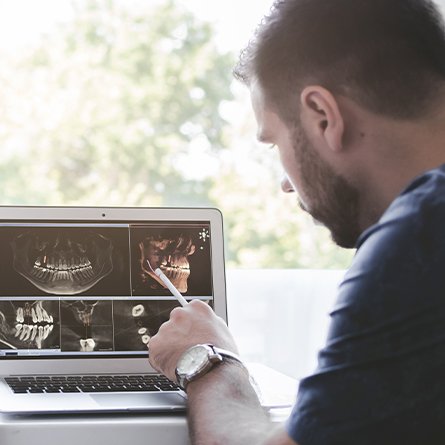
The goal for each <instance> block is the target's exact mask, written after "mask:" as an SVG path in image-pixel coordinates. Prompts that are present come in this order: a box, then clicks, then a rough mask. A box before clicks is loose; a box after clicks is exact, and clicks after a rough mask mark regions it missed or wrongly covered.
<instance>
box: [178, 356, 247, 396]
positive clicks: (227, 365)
mask: <svg viewBox="0 0 445 445" xmlns="http://www.w3.org/2000/svg"><path fill="white" fill-rule="evenodd" d="M250 379H251V377H250V374H249V371H248V370H247V368H246V366H245V365H244V364H243V363H242V362H240V361H238V360H234V359H232V358H226V359H225V360H224V361H222V362H221V363H219V364H218V365H217V366H215V367H214V368H212V369H211V370H210V371H209V372H207V373H206V374H205V375H203V376H201V377H200V378H199V379H196V380H193V381H191V382H189V383H188V385H187V396H188V397H189V398H190V397H193V396H194V395H196V394H198V393H202V392H205V391H206V390H207V388H213V389H215V388H216V387H221V388H222V387H224V386H225V385H227V387H228V388H231V389H234V388H236V387H238V386H239V385H242V386H243V387H245V386H246V385H249V384H250ZM224 391H225V390H224ZM229 393H230V390H228V391H227V394H229Z"/></svg>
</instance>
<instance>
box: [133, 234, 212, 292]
mask: <svg viewBox="0 0 445 445" xmlns="http://www.w3.org/2000/svg"><path fill="white" fill-rule="evenodd" d="M130 238H131V252H132V263H133V269H132V283H133V295H139V296H142V295H146V296H161V295H162V296H164V295H171V294H170V291H169V290H168V289H167V288H166V286H165V284H164V283H163V282H162V281H161V280H160V279H159V277H158V276H157V275H156V274H155V273H154V270H156V269H157V268H159V269H161V271H162V272H163V273H164V274H165V275H166V276H167V278H168V279H169V280H170V281H171V282H172V283H173V285H174V286H175V287H176V288H177V289H178V290H179V292H181V293H182V294H184V295H187V296H196V297H199V296H207V297H209V296H211V295H212V281H211V261H210V233H209V227H208V226H206V225H200V226H196V225H195V226H190V225H188V226H186V225H184V226H177V227H172V226H171V225H169V226H167V227H166V226H160V225H152V226H150V225H146V226H133V227H131V228H130Z"/></svg>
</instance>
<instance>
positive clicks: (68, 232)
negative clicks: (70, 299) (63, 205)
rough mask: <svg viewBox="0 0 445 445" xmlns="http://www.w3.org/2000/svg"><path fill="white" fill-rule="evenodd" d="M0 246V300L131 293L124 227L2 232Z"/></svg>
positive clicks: (125, 230)
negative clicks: (4, 297)
mask: <svg viewBox="0 0 445 445" xmlns="http://www.w3.org/2000/svg"><path fill="white" fill-rule="evenodd" d="M0 247H1V248H2V251H3V252H5V255H2V256H1V258H0V263H1V264H0V266H1V268H0V275H1V280H2V288H1V290H0V293H1V294H2V295H8V294H9V295H17V296H18V295H21V296H29V295H33V296H34V295H35V296H40V295H56V296H71V295H72V296H74V295H104V296H108V295H116V294H117V295H128V294H129V292H130V284H129V283H130V281H129V265H128V255H129V252H128V230H127V229H125V228H123V229H117V228H101V227H100V228H96V227H30V228H11V227H3V228H1V232H0ZM8 252H9V255H8Z"/></svg>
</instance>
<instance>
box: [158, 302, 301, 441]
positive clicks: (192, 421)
mask: <svg viewBox="0 0 445 445" xmlns="http://www.w3.org/2000/svg"><path fill="white" fill-rule="evenodd" d="M200 343H210V344H213V345H215V346H218V347H220V348H224V349H227V350H230V351H233V352H237V348H236V345H235V342H234V340H233V338H232V336H231V335H230V332H229V331H228V329H227V326H226V324H225V323H224V321H223V320H222V319H220V318H219V317H217V316H216V315H215V314H214V312H213V311H212V310H211V309H210V307H209V306H208V305H206V304H204V303H202V302H200V301H193V302H192V303H190V304H189V305H188V306H187V307H185V308H177V309H174V310H173V311H172V314H171V316H170V320H169V321H168V322H167V323H164V325H162V326H161V329H160V330H159V333H158V334H157V335H156V336H154V337H152V339H151V340H150V345H149V351H150V363H151V365H152V366H153V367H154V368H155V369H158V370H159V371H161V372H163V373H164V374H165V375H166V376H167V377H169V378H170V379H171V380H176V377H175V368H176V364H177V362H178V360H179V357H180V356H181V355H182V354H183V352H184V351H186V350H187V349H188V348H189V347H191V346H194V345H196V344H200ZM187 395H188V419H189V430H190V437H191V440H192V443H193V444H194V445H204V444H214V445H217V444H221V445H222V444H224V445H238V444H240V445H241V444H243V445H245V444H252V445H254V444H255V445H295V442H294V441H293V440H291V439H290V438H289V436H288V435H287V433H286V432H285V431H284V429H283V428H282V427H281V428H277V427H276V426H274V425H273V424H272V422H271V421H270V420H269V419H268V417H267V414H266V413H265V412H264V410H263V409H262V407H261V405H260V402H259V400H258V397H257V395H256V393H255V391H254V389H253V388H252V386H251V385H250V381H249V375H248V372H247V370H246V369H245V368H244V366H242V365H241V364H239V363H237V362H235V361H234V360H230V359H228V360H226V361H224V362H223V363H222V364H220V365H217V366H216V367H215V368H213V369H212V370H211V371H210V372H208V373H207V374H206V375H204V376H202V377H201V378H199V379H197V380H195V381H192V382H190V383H189V384H188V386H187Z"/></svg>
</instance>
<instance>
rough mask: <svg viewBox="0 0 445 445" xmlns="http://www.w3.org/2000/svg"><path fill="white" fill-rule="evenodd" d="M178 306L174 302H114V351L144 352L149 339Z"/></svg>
mask: <svg viewBox="0 0 445 445" xmlns="http://www.w3.org/2000/svg"><path fill="white" fill-rule="evenodd" d="M178 305H179V303H178V302H177V301H176V300H175V301H169V300H164V301H161V300H135V301H129V300H125V301H123V300H120V301H114V335H115V348H116V351H146V350H147V345H148V343H149V341H150V338H151V337H152V336H153V335H155V334H156V332H158V329H159V327H160V326H161V324H162V323H164V322H165V321H167V320H168V319H169V317H170V312H171V311H172V309H173V308H175V307H176V306H178Z"/></svg>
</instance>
